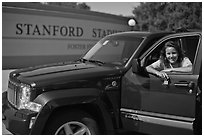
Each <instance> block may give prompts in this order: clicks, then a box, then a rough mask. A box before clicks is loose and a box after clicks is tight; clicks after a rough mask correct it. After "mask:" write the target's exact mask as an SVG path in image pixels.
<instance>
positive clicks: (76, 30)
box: [15, 23, 122, 39]
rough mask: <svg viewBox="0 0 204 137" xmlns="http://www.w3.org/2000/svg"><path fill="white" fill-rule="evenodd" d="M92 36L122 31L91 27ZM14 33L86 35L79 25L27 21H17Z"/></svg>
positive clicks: (63, 35)
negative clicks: (30, 22) (44, 23)
mask: <svg viewBox="0 0 204 137" xmlns="http://www.w3.org/2000/svg"><path fill="white" fill-rule="evenodd" d="M90 32H91V36H90V37H92V38H97V39H100V38H103V37H105V36H106V35H109V34H113V33H117V32H122V30H114V29H101V28H93V29H92V30H90ZM15 34H16V35H19V36H54V37H57V36H58V37H78V38H80V37H83V36H84V35H87V34H86V32H85V31H84V29H83V28H82V27H80V26H76V27H74V26H66V25H62V26H60V25H39V24H29V23H17V24H16V32H15Z"/></svg>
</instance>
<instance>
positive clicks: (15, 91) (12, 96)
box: [7, 81, 20, 108]
mask: <svg viewBox="0 0 204 137" xmlns="http://www.w3.org/2000/svg"><path fill="white" fill-rule="evenodd" d="M19 89H20V84H18V83H15V82H12V81H9V83H8V91H7V92H8V101H9V102H10V103H11V104H12V105H13V106H15V107H16V108H17V107H18V104H19V91H20V90H19Z"/></svg>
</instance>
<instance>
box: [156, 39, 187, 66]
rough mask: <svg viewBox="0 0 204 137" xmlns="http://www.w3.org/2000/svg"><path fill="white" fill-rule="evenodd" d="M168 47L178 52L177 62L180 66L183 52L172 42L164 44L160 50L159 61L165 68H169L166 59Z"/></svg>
mask: <svg viewBox="0 0 204 137" xmlns="http://www.w3.org/2000/svg"><path fill="white" fill-rule="evenodd" d="M168 47H173V48H175V49H176V51H177V52H178V60H177V62H178V63H179V64H181V62H182V60H183V58H184V52H183V50H182V49H181V47H180V46H179V45H178V44H177V43H176V42H174V41H168V42H166V43H165V46H164V47H163V48H162V50H161V53H160V59H161V60H162V61H163V62H164V65H165V66H169V61H168V59H167V58H166V48H168Z"/></svg>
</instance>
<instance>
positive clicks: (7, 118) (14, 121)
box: [2, 92, 37, 135]
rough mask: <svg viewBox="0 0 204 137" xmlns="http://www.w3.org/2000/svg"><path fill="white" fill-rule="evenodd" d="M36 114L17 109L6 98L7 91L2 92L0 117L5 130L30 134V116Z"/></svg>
mask: <svg viewBox="0 0 204 137" xmlns="http://www.w3.org/2000/svg"><path fill="white" fill-rule="evenodd" d="M35 116H37V113H36V112H33V111H30V110H26V109H23V110H17V109H15V108H14V107H13V106H12V105H11V104H10V103H9V102H8V100H7V92H4V93H3V94H2V117H3V123H4V124H5V127H6V129H7V130H9V131H10V132H11V133H13V134H21V135H28V134H30V131H31V130H30V129H29V126H30V122H31V118H32V117H35Z"/></svg>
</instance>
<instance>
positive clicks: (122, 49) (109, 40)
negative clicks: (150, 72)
mask: <svg viewBox="0 0 204 137" xmlns="http://www.w3.org/2000/svg"><path fill="white" fill-rule="evenodd" d="M142 40H143V38H138V37H131V36H108V37H105V38H103V39H102V40H100V41H99V42H98V43H96V45H94V46H93V47H92V48H91V49H90V50H89V51H88V52H87V53H86V54H85V56H84V57H83V59H85V60H89V61H98V62H99V61H100V62H103V63H113V64H114V63H115V64H119V65H124V64H125V63H126V62H127V61H128V59H129V58H130V57H131V56H132V54H133V53H134V51H135V50H136V48H137V47H138V46H139V45H140V43H141V42H142Z"/></svg>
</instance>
